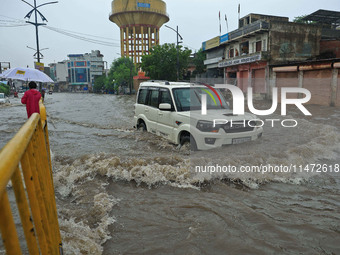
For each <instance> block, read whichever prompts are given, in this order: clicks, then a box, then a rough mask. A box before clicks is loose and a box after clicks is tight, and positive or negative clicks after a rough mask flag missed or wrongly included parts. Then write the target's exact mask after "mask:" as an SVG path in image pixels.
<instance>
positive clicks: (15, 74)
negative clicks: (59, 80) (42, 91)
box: [0, 67, 54, 82]
mask: <svg viewBox="0 0 340 255" xmlns="http://www.w3.org/2000/svg"><path fill="white" fill-rule="evenodd" d="M0 78H4V79H13V80H22V81H36V82H54V81H53V80H52V79H51V78H50V77H49V76H48V75H47V74H45V73H43V72H41V71H39V70H38V69H33V68H21V67H16V68H11V69H8V70H6V71H5V72H3V73H2V74H0Z"/></svg>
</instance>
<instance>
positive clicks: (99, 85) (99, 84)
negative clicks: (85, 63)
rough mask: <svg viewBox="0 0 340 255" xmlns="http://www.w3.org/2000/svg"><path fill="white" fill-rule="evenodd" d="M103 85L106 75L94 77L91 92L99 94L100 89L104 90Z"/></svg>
mask: <svg viewBox="0 0 340 255" xmlns="http://www.w3.org/2000/svg"><path fill="white" fill-rule="evenodd" d="M105 83H106V75H105V74H103V75H101V76H97V77H95V79H94V85H93V92H94V93H99V92H101V91H102V89H104V88H105Z"/></svg>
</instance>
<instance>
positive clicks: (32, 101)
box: [21, 81, 41, 118]
mask: <svg viewBox="0 0 340 255" xmlns="http://www.w3.org/2000/svg"><path fill="white" fill-rule="evenodd" d="M28 87H29V88H30V89H29V90H27V91H26V92H25V94H24V96H23V97H22V98H21V103H23V104H25V105H26V111H27V117H28V118H29V117H31V115H32V114H33V113H35V112H37V113H40V110H39V100H40V98H41V94H40V92H39V91H38V90H36V88H37V84H36V83H35V82H34V81H31V82H30V83H29V84H28Z"/></svg>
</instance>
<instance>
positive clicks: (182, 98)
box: [172, 87, 229, 112]
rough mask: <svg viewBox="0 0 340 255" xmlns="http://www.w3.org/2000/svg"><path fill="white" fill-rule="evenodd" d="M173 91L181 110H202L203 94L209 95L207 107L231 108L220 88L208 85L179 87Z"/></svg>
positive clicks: (178, 108)
mask: <svg viewBox="0 0 340 255" xmlns="http://www.w3.org/2000/svg"><path fill="white" fill-rule="evenodd" d="M172 91H173V95H174V99H175V103H176V106H177V110H178V111H179V112H183V111H190V110H200V109H201V108H202V104H201V100H202V94H205V95H207V109H215V110H216V109H229V107H228V105H227V103H226V102H225V99H224V97H223V95H222V93H221V92H220V91H219V90H218V89H214V90H211V89H209V88H208V87H195V88H178V89H173V90H172ZM215 92H216V93H217V95H218V96H217V95H216V94H215ZM220 100H221V101H220Z"/></svg>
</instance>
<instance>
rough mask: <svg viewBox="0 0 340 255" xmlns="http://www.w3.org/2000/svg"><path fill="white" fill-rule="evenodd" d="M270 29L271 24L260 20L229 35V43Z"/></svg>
mask: <svg viewBox="0 0 340 255" xmlns="http://www.w3.org/2000/svg"><path fill="white" fill-rule="evenodd" d="M268 29H269V23H268V22H266V21H262V20H258V21H255V22H254V23H251V24H249V25H246V26H244V27H241V28H239V29H237V30H234V31H232V32H230V33H229V41H231V40H234V39H236V38H239V37H242V36H245V35H248V34H251V33H254V32H256V31H261V30H268Z"/></svg>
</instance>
